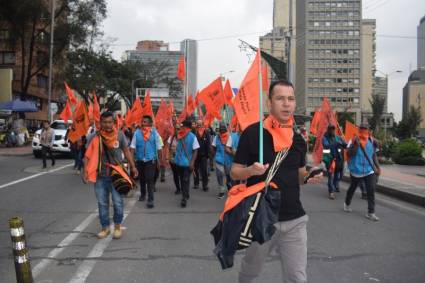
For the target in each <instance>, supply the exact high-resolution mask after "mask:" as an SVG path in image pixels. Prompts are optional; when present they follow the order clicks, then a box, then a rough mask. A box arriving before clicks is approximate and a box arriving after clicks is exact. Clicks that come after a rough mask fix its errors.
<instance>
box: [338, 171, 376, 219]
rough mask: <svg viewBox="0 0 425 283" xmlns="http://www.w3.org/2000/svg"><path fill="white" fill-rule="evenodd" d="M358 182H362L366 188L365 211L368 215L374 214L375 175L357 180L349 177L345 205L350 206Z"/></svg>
mask: <svg viewBox="0 0 425 283" xmlns="http://www.w3.org/2000/svg"><path fill="white" fill-rule="evenodd" d="M360 182H364V184H365V186H366V194H367V209H368V212H369V213H375V186H376V175H375V174H370V175H368V176H365V177H361V178H357V177H354V176H351V184H350V187H349V188H348V191H347V195H346V197H345V204H346V205H350V204H351V199H352V198H353V195H354V192H355V191H356V189H357V186H358V185H359V183H360Z"/></svg>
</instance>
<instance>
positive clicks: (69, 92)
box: [64, 82, 78, 106]
mask: <svg viewBox="0 0 425 283" xmlns="http://www.w3.org/2000/svg"><path fill="white" fill-rule="evenodd" d="M64 84H65V91H66V94H67V95H68V99H69V102H71V104H72V105H73V106H75V105H77V102H78V101H77V99H76V98H75V95H74V92H73V91H72V89H71V88H70V87H69V86H68V84H67V83H66V82H64Z"/></svg>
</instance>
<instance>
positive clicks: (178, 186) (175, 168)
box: [170, 162, 182, 192]
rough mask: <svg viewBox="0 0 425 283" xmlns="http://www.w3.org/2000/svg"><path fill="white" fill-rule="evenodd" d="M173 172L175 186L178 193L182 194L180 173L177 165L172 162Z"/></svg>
mask: <svg viewBox="0 0 425 283" xmlns="http://www.w3.org/2000/svg"><path fill="white" fill-rule="evenodd" d="M170 167H171V171H172V172H173V180H174V185H175V186H176V192H181V187H182V186H181V184H180V178H179V172H178V170H177V165H176V164H175V163H172V162H170Z"/></svg>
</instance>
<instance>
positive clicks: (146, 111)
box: [143, 90, 154, 120]
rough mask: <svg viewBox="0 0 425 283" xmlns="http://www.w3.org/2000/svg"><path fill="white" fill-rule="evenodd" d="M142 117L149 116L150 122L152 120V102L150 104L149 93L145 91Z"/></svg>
mask: <svg viewBox="0 0 425 283" xmlns="http://www.w3.org/2000/svg"><path fill="white" fill-rule="evenodd" d="M143 116H150V117H151V118H152V120H153V119H154V115H153V110H152V102H151V92H150V91H149V90H147V91H146V96H145V101H144V103H143Z"/></svg>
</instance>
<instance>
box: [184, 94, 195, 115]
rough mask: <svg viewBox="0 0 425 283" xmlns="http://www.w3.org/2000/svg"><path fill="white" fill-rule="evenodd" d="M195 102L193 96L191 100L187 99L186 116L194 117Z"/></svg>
mask: <svg viewBox="0 0 425 283" xmlns="http://www.w3.org/2000/svg"><path fill="white" fill-rule="evenodd" d="M195 109H196V106H195V101H194V100H193V97H192V95H189V98H188V99H187V107H186V114H187V115H188V116H190V115H192V113H193V111H195Z"/></svg>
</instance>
